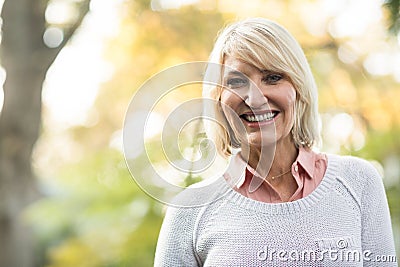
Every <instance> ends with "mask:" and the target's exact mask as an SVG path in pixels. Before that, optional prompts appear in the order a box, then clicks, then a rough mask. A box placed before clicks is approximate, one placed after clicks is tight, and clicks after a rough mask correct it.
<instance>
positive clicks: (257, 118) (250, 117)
mask: <svg viewBox="0 0 400 267" xmlns="http://www.w3.org/2000/svg"><path fill="white" fill-rule="evenodd" d="M278 114H279V112H278V111H265V112H263V113H257V114H254V113H245V114H242V115H240V117H241V118H242V119H244V120H245V121H247V122H250V123H251V122H258V123H260V122H269V121H272V120H273V119H274V118H275V117H276V116H277V115H278Z"/></svg>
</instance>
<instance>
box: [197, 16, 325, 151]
mask: <svg viewBox="0 0 400 267" xmlns="http://www.w3.org/2000/svg"><path fill="white" fill-rule="evenodd" d="M226 56H232V57H235V58H237V59H239V60H241V61H243V62H245V63H248V64H250V65H252V66H254V67H256V68H258V69H260V70H271V71H274V72H277V73H282V74H284V75H285V76H286V77H287V78H288V80H289V81H290V82H291V83H292V85H293V87H294V88H295V90H296V102H295V119H294V125H293V128H292V130H291V134H292V137H293V140H294V143H295V145H296V146H297V147H300V146H305V147H309V148H311V147H313V146H314V145H316V144H319V141H320V135H319V120H318V94H317V88H316V84H315V81H314V77H313V75H312V73H311V69H310V66H309V64H308V62H307V59H306V57H305V55H304V52H303V50H302V49H301V47H300V45H299V43H298V42H297V41H296V40H295V39H294V37H293V36H292V35H291V34H290V33H289V32H288V31H287V30H286V29H285V28H283V27H282V26H280V25H279V24H277V23H275V22H273V21H270V20H267V19H264V18H250V19H245V20H241V21H238V22H236V23H233V24H231V25H228V26H227V27H226V28H225V29H224V30H223V31H222V32H221V33H220V34H219V36H218V38H217V40H216V42H215V44H214V48H213V50H212V52H211V54H210V58H209V64H208V67H207V70H206V73H205V79H204V80H205V81H206V82H205V83H204V85H203V96H204V97H207V98H211V99H213V100H215V101H213V102H214V103H215V105H214V107H213V112H214V113H213V115H214V116H215V118H216V119H217V120H218V121H219V122H222V123H223V124H225V126H226V129H224V127H208V128H207V127H206V130H207V134H208V135H210V137H211V138H213V139H214V142H215V145H216V148H217V150H218V152H219V153H220V154H222V155H224V156H229V155H231V154H232V149H234V148H239V147H240V142H239V141H238V138H237V137H236V136H235V134H234V132H233V130H232V128H231V127H230V126H229V124H228V123H227V121H226V118H225V115H224V114H223V112H222V110H221V107H220V96H221V91H222V68H223V64H224V59H225V57H226ZM210 82H211V83H210ZM206 112H210V110H208V111H206Z"/></svg>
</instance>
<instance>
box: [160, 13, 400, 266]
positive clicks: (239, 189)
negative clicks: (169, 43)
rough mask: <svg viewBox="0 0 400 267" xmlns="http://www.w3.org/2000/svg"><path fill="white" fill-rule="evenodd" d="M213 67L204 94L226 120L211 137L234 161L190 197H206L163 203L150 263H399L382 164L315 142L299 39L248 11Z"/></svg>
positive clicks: (312, 99)
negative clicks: (184, 203) (200, 201)
mask: <svg viewBox="0 0 400 267" xmlns="http://www.w3.org/2000/svg"><path fill="white" fill-rule="evenodd" d="M215 65H217V66H219V69H218V70H216V69H215V68H213V67H210V68H209V69H208V70H207V72H208V74H206V76H207V77H208V76H210V72H216V73H217V75H215V73H212V74H214V76H217V77H219V78H218V79H219V81H218V82H216V84H217V85H215V84H214V85H209V84H208V85H204V96H205V97H210V98H212V99H214V100H215V101H214V102H215V113H216V114H217V118H218V120H219V121H220V122H221V124H223V125H225V128H222V127H220V128H214V129H212V132H210V136H212V137H213V138H214V139H215V145H216V147H217V149H218V151H219V152H220V154H222V155H225V156H227V157H231V161H230V164H229V166H228V168H227V170H226V172H225V173H224V174H223V175H222V177H221V178H220V179H219V180H217V181H216V182H215V183H214V185H213V186H214V187H213V188H214V191H210V192H209V194H208V196H207V194H205V195H202V196H191V197H192V198H196V197H203V198H209V199H207V201H205V202H204V203H210V204H207V205H204V206H201V207H198V206H197V207H192V208H179V207H170V208H169V209H168V212H167V214H166V217H165V220H164V223H163V226H162V229H161V232H160V236H159V242H158V246H157V251H156V258H155V265H156V266H261V265H262V266H264V265H266V266H269V265H271V264H272V266H294V265H295V266H375V265H374V264H375V262H374V261H375V260H378V259H381V258H382V257H384V258H385V259H390V260H388V261H387V262H385V263H381V264H380V265H379V266H397V265H396V258H395V251H394V242H393V236H392V229H391V222H390V215H389V210H388V205H387V201H386V195H385V191H384V187H383V184H382V179H381V177H380V176H379V174H378V172H377V171H376V170H375V169H374V167H373V166H372V165H371V164H370V163H368V162H367V161H365V160H362V159H358V158H355V157H348V156H347V157H343V156H337V155H331V154H324V153H317V152H315V151H313V148H314V146H315V145H317V144H318V142H319V131H318V129H319V127H318V112H317V105H318V102H317V90H316V85H315V82H314V78H313V75H312V73H311V70H310V67H309V65H308V63H307V60H306V57H305V56H304V53H303V51H302V49H301V47H300V45H299V44H298V43H297V41H296V40H295V39H294V38H293V37H292V36H291V35H290V34H289V33H288V32H287V31H286V30H285V29H284V28H283V27H282V26H280V25H278V24H276V23H274V22H272V21H269V20H266V19H262V18H252V19H246V20H242V21H239V22H237V23H234V24H232V25H230V26H228V27H227V28H226V29H225V30H224V31H223V32H222V33H221V34H220V36H219V37H218V39H217V41H216V43H215V46H214V49H213V51H212V53H211V56H210V66H214V67H215ZM212 74H211V75H212ZM234 151H237V153H234ZM182 194H183V195H184V194H185V192H183V193H182ZM216 195H218V196H221V195H223V197H220V198H218V199H213V198H214V197H215V196H216ZM305 255H307V257H304V256H305Z"/></svg>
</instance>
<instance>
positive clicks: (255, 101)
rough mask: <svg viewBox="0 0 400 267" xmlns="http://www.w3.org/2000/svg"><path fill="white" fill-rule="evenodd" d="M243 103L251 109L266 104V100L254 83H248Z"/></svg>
mask: <svg viewBox="0 0 400 267" xmlns="http://www.w3.org/2000/svg"><path fill="white" fill-rule="evenodd" d="M244 98H245V103H246V105H248V106H249V107H252V108H260V107H262V106H264V105H265V104H267V103H268V99H267V98H266V97H265V96H264V94H263V93H262V92H261V90H260V88H259V87H258V86H257V84H256V83H254V82H250V85H249V87H248V90H247V94H246V95H245V96H244Z"/></svg>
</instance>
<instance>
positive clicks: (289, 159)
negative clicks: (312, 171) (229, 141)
mask: <svg viewBox="0 0 400 267" xmlns="http://www.w3.org/2000/svg"><path fill="white" fill-rule="evenodd" d="M298 153H299V151H298V149H297V147H296V145H295V144H294V142H293V141H292V140H291V138H286V139H284V140H282V141H280V142H278V143H276V144H273V145H271V146H263V147H257V146H249V147H247V148H243V147H242V151H241V154H242V157H243V158H244V159H245V160H247V161H248V163H249V165H250V167H252V168H253V169H255V170H256V171H257V172H258V173H259V174H260V175H262V176H263V177H265V178H266V177H267V176H276V175H279V174H282V173H284V172H287V171H288V170H290V168H291V166H292V164H293V162H294V161H295V160H296V158H297V155H298Z"/></svg>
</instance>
